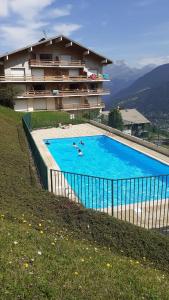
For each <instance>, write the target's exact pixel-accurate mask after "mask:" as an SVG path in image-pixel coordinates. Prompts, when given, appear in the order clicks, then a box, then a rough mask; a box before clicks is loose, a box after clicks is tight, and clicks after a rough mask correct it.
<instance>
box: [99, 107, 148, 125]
mask: <svg viewBox="0 0 169 300" xmlns="http://www.w3.org/2000/svg"><path fill="white" fill-rule="evenodd" d="M109 112H110V111H103V112H102V114H103V115H105V116H108V115H109ZM120 113H121V116H122V119H123V123H124V125H129V124H148V123H150V121H149V120H148V119H147V118H146V117H144V116H143V115H142V114H141V113H140V112H139V111H138V110H137V109H135V108H131V109H130V108H127V109H120Z"/></svg>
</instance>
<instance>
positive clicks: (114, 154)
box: [44, 135, 169, 208]
mask: <svg viewBox="0 0 169 300" xmlns="http://www.w3.org/2000/svg"><path fill="white" fill-rule="evenodd" d="M45 141H46V140H44V142H45ZM48 141H49V142H50V145H46V146H47V147H48V149H49V151H50V153H51V154H52V156H53V158H54V159H55V161H56V162H57V164H58V165H59V167H60V169H61V170H62V171H66V172H72V173H78V174H83V175H90V176H96V177H100V178H98V179H95V178H92V177H89V178H88V177H87V176H86V177H85V176H83V178H81V177H80V176H79V177H78V176H75V177H74V179H73V178H72V175H69V174H67V173H66V174H65V176H66V179H67V181H68V182H69V184H70V185H71V187H72V189H73V190H74V192H75V194H76V195H77V196H78V198H79V199H80V201H81V202H82V203H83V204H84V205H85V206H86V207H89V208H91V207H93V208H103V207H109V206H112V201H113V205H114V206H116V205H122V204H129V203H133V202H134V201H136V198H137V202H142V201H147V200H158V198H159V197H161V198H166V196H168V194H169V178H168V177H165V178H163V177H158V178H157V177H154V176H159V175H167V174H169V166H167V165H165V164H162V163H160V162H159V161H157V160H155V159H152V158H151V157H149V156H146V155H144V154H142V153H141V152H138V151H136V150H134V149H132V148H130V147H128V146H125V145H123V144H121V143H119V142H117V141H115V140H113V139H111V138H109V137H107V136H104V135H99V136H92V137H83V138H82V137H76V138H59V139H50V140H48ZM81 141H83V142H84V145H81V144H80V142H81ZM73 143H76V145H78V147H79V148H80V149H81V151H82V152H83V156H79V155H78V151H77V149H76V148H75V147H73ZM148 176H153V178H149V179H147V180H146V179H144V178H140V177H148ZM101 178H107V179H108V180H103V179H101ZM123 178H126V179H127V180H124V181H123V180H119V181H118V179H123ZM132 178H140V179H137V180H134V179H132ZM109 179H110V180H109ZM111 179H114V181H113V184H112V180H111Z"/></svg>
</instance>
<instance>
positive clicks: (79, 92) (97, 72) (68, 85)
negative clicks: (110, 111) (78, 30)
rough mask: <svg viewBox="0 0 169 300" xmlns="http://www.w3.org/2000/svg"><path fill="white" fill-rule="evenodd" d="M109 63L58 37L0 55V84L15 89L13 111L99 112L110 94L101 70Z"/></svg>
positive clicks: (70, 41)
mask: <svg viewBox="0 0 169 300" xmlns="http://www.w3.org/2000/svg"><path fill="white" fill-rule="evenodd" d="M110 63H112V61H111V60H109V59H106V58H105V57H103V56H102V55H99V54H97V53H95V52H94V51H92V50H90V49H88V48H85V47H84V46H82V45H80V44H78V43H77V42H75V41H73V40H70V39H69V38H67V37H65V36H58V37H55V38H52V39H43V40H41V41H39V42H38V43H36V44H33V45H31V46H28V47H25V48H22V49H20V50H17V51H13V52H10V53H7V54H5V55H3V56H0V85H1V87H2V85H3V86H4V85H6V86H11V85H12V86H14V87H16V88H15V90H17V96H16V99H15V103H14V109H15V110H16V111H39V110H49V111H54V110H65V111H72V112H73V111H76V110H91V109H100V110H102V109H103V108H104V103H103V102H102V96H103V95H108V94H109V91H107V90H104V89H103V82H104V81H108V80H109V79H108V77H107V75H106V74H103V67H104V66H105V65H107V64H110Z"/></svg>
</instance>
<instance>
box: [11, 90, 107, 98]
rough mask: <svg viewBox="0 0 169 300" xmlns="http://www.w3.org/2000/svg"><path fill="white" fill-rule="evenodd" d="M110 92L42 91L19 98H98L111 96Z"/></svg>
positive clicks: (32, 92)
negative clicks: (99, 96)
mask: <svg viewBox="0 0 169 300" xmlns="http://www.w3.org/2000/svg"><path fill="white" fill-rule="evenodd" d="M109 94H110V92H109V91H108V90H105V89H95V90H89V89H88V90H79V89H76V90H62V91H61V90H53V91H51V90H42V91H34V90H30V91H27V92H25V93H23V94H22V95H20V96H18V97H17V98H53V97H54V98H56V97H78V96H98V95H102V96H103V95H109Z"/></svg>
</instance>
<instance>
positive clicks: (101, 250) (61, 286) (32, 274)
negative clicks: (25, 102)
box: [0, 108, 169, 299]
mask: <svg viewBox="0 0 169 300" xmlns="http://www.w3.org/2000/svg"><path fill="white" fill-rule="evenodd" d="M19 120H20V115H17V114H16V113H14V112H11V111H9V110H7V109H2V108H0V153H1V156H0V178H1V180H0V239H1V243H0V252H1V253H0V269H1V272H0V286H1V295H3V299H168V298H169V286H168V282H169V275H168V273H167V271H168V269H169V251H168V249H169V239H168V238H166V237H162V236H161V235H158V234H153V233H150V232H147V231H145V230H141V229H139V228H137V227H134V226H131V225H129V224H125V223H123V222H117V221H116V220H114V219H112V218H110V217H108V216H106V215H101V214H99V213H93V212H92V211H87V210H84V209H82V208H81V207H78V206H76V205H75V204H73V203H70V202H69V201H67V200H66V199H57V198H56V197H54V196H53V195H51V194H49V193H47V192H45V191H43V190H41V189H40V188H38V187H37V186H36V183H35V180H34V177H33V173H32V169H31V166H30V163H29V156H28V152H27V146H26V143H25V139H24V135H23V131H22V128H21V122H20V121H19ZM39 251H40V252H39ZM38 252H39V253H38ZM157 269H159V270H157Z"/></svg>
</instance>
